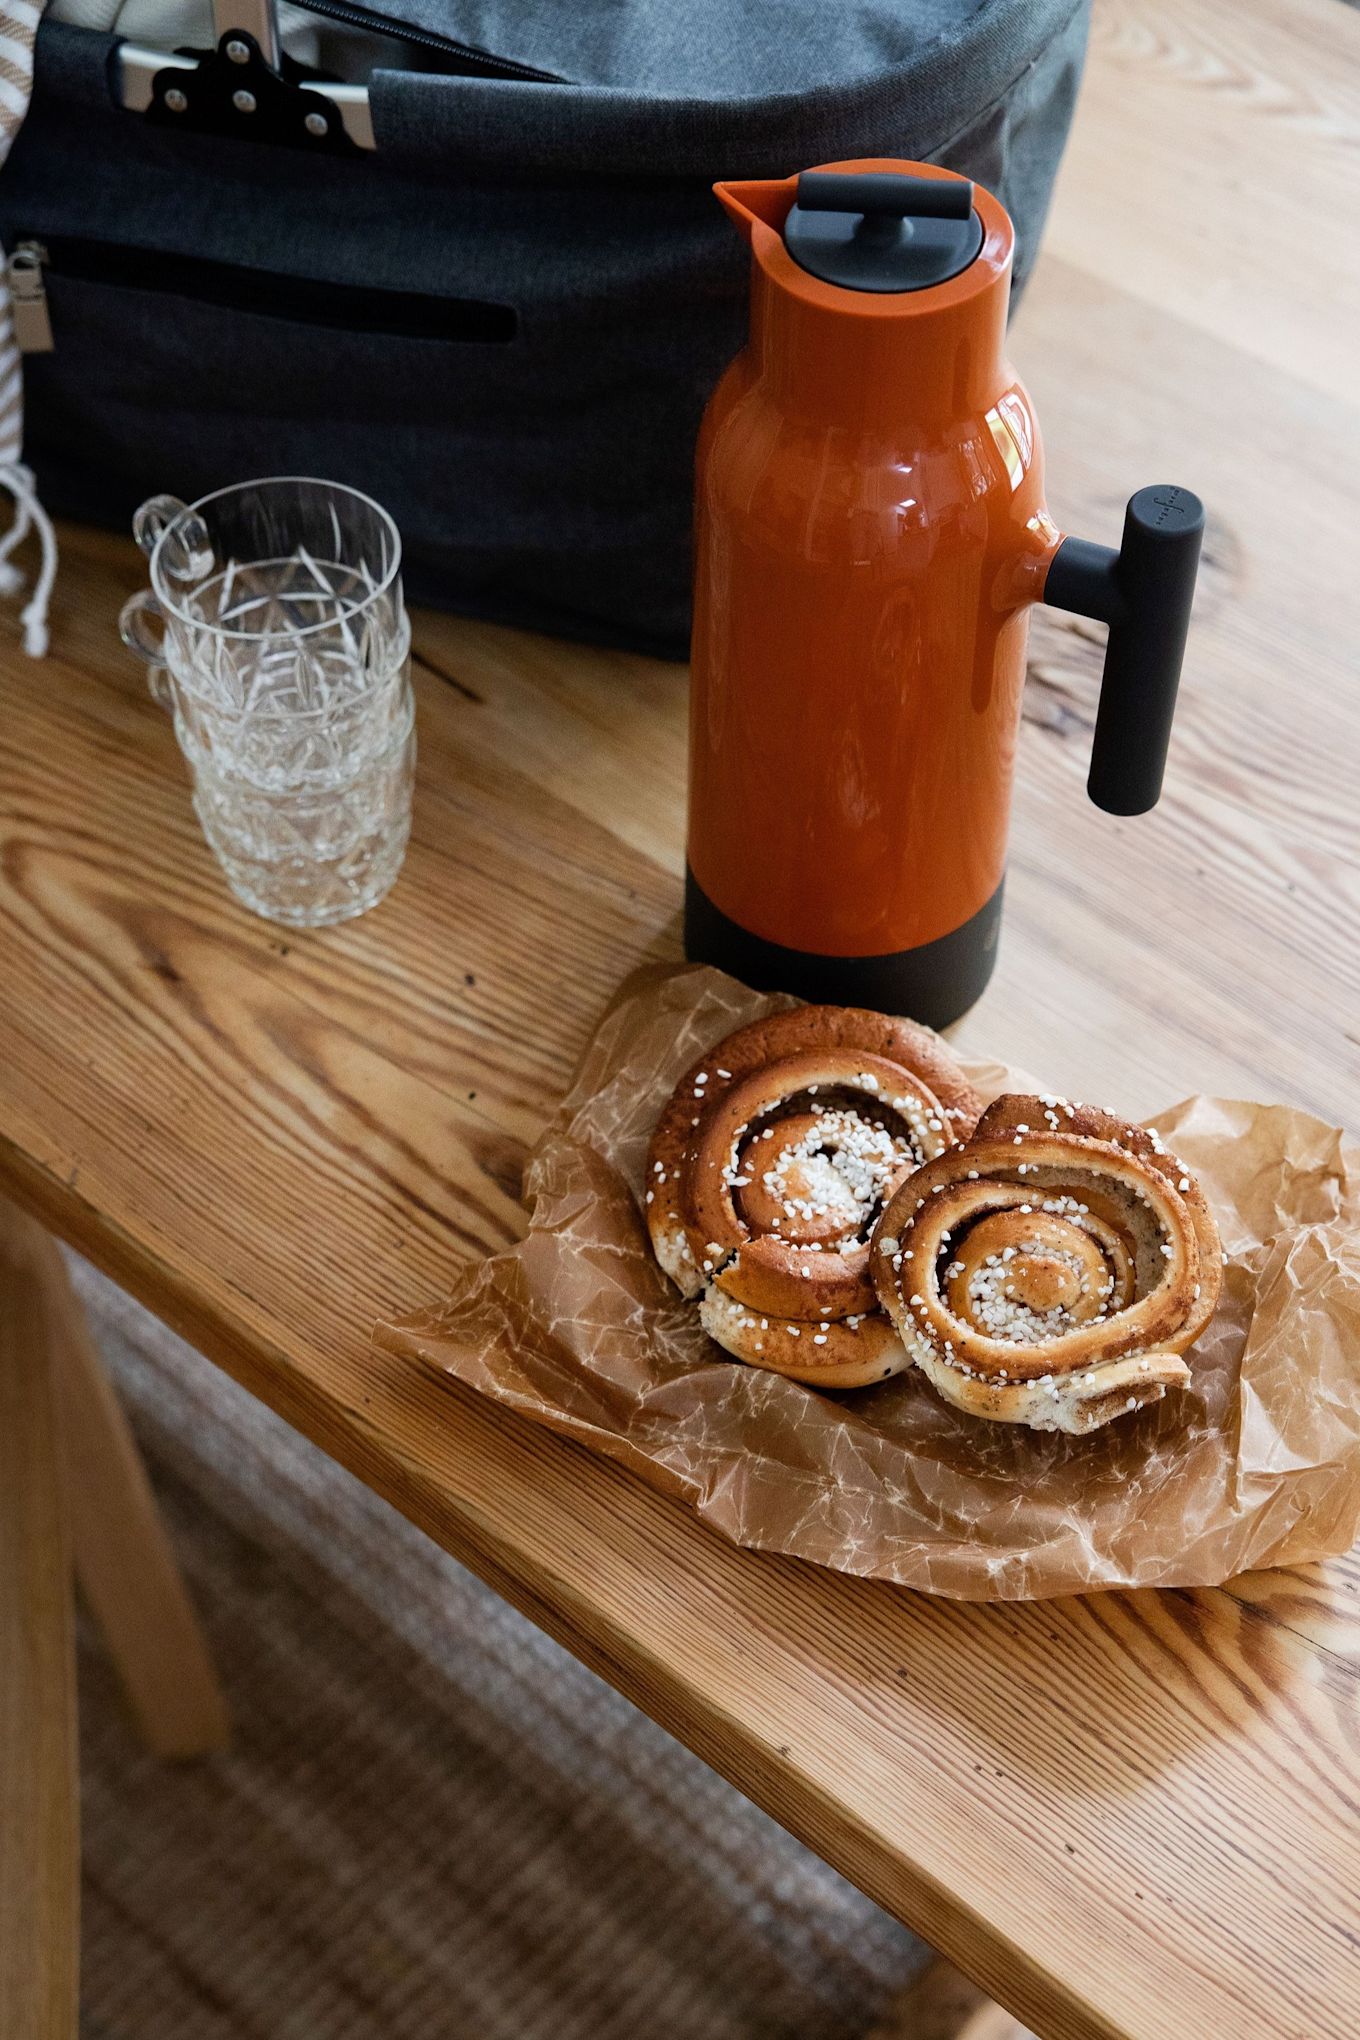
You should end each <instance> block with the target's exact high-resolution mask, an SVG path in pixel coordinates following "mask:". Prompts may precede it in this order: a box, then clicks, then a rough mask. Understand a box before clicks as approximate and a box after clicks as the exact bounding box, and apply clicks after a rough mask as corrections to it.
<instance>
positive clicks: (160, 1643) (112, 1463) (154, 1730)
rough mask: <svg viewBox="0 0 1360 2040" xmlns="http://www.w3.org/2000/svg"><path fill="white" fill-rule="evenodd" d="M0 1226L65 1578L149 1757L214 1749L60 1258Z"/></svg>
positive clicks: (118, 1428) (183, 1612) (124, 1446)
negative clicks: (24, 1336)
mask: <svg viewBox="0 0 1360 2040" xmlns="http://www.w3.org/2000/svg"><path fill="white" fill-rule="evenodd" d="M0 1222H4V1223H7V1224H8V1225H9V1226H11V1227H13V1228H14V1229H15V1233H16V1237H17V1238H19V1239H20V1240H21V1241H22V1244H23V1249H24V1251H25V1252H26V1253H27V1254H28V1255H29V1256H30V1257H31V1259H32V1261H33V1263H34V1265H35V1266H36V1267H37V1268H38V1270H39V1272H40V1275H41V1279H42V1282H43V1286H44V1291H45V1296H46V1303H47V1307H48V1310H49V1312H50V1317H51V1323H52V1326H53V1373H54V1379H55V1382H56V1386H57V1392H58V1395H59V1397H60V1403H61V1419H62V1436H63V1441H64V1445H65V1451H66V1459H67V1467H68V1470H69V1474H70V1497H71V1532H72V1539H73V1542H74V1546H75V1563H76V1577H77V1578H78V1579H79V1581H80V1585H81V1589H82V1591H83V1593H84V1595H85V1599H86V1601H87V1602H88V1604H89V1607H90V1611H91V1613H92V1614H93V1616H94V1618H95V1620H96V1622H97V1623H98V1625H99V1627H100V1630H101V1631H102V1632H103V1636H104V1640H105V1642H106V1643H107V1645H108V1649H109V1655H110V1656H111V1657H112V1659H113V1662H114V1664H115V1666H116V1667H117V1670H118V1674H119V1677H120V1679H121V1681H122V1684H123V1688H124V1691H125V1692H126V1694H127V1697H128V1702H129V1704H130V1706H131V1708H132V1712H133V1715H134V1718H135V1720H136V1722H137V1726H138V1728H139V1730H140V1732H141V1734H142V1737H143V1739H144V1740H145V1742H146V1743H147V1745H148V1746H149V1748H151V1749H152V1750H154V1751H155V1752H156V1753H157V1755H159V1756H163V1757H192V1756H199V1755H201V1754H202V1753H204V1752H205V1751H207V1750H214V1749H220V1748H221V1747H222V1745H223V1744H224V1743H225V1742H226V1740H227V1734H228V1721H227V1710H226V1706H225V1703H224V1701H223V1699H222V1694H221V1689H220V1688H219V1686H218V1683H217V1678H216V1674H215V1673H214V1671H213V1666H212V1660H211V1658H210V1657H209V1654H208V1648H207V1644H206V1643H205V1641H204V1638H203V1633H202V1631H201V1630H200V1628H199V1625H198V1619H197V1617H196V1616H195V1614H194V1610H193V1604H192V1603H191V1601H190V1599H189V1594H188V1590H187V1588H186V1587H185V1585H184V1581H183V1578H182V1577H181V1575H180V1571H179V1567H178V1566H177V1564H176V1562H175V1557H174V1553H173V1551H172V1550H171V1547H170V1541H169V1539H168V1537H167V1536H166V1533H165V1529H164V1526H163V1525H162V1523H161V1519H160V1515H159V1513H158V1511H157V1508H156V1503H155V1498H154V1496H153V1495H152V1492H151V1485H150V1482H149V1481H148V1480H147V1477H146V1469H145V1468H144V1466H143V1465H142V1460H141V1454H140V1453H139V1452H138V1450H137V1445H136V1442H135V1440H134V1438H133V1436H132V1432H131V1430H130V1429H129V1428H128V1422H127V1419H126V1417H125V1416H124V1415H123V1411H122V1408H121V1406H120V1405H119V1402H118V1399H117V1397H116V1395H115V1394H114V1391H113V1388H112V1385H111V1384H110V1382H109V1379H108V1376H107V1375H106V1374H105V1372H104V1368H103V1365H102V1363H101V1361H100V1358H99V1354H98V1352H97V1350H96V1348H95V1343H94V1340H93V1338H92V1337H91V1334H90V1328H89V1324H88V1322H87V1321H86V1317H85V1312H84V1309H83V1307H82V1305H81V1302H80V1298H79V1297H78V1296H77V1295H76V1293H75V1290H74V1289H73V1288H72V1286H71V1278H70V1275H69V1274H68V1273H67V1269H66V1263H65V1261H64V1260H63V1259H62V1255H61V1249H60V1248H59V1247H58V1246H57V1243H56V1241H55V1240H54V1239H52V1238H51V1236H50V1235H49V1234H48V1233H46V1232H44V1230H43V1228H42V1227H41V1226H39V1225H38V1224H36V1223H35V1221H34V1220H33V1219H31V1218H29V1217H27V1216H26V1215H25V1214H24V1213H22V1212H19V1211H17V1210H15V1209H14V1208H13V1207H12V1206H8V1205H5V1206H3V1207H0Z"/></svg>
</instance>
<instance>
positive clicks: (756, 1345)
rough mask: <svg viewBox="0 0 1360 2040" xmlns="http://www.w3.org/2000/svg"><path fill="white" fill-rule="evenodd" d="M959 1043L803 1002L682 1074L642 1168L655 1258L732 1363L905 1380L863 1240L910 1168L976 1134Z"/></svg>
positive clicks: (836, 1380)
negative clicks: (695, 1304) (957, 1054)
mask: <svg viewBox="0 0 1360 2040" xmlns="http://www.w3.org/2000/svg"><path fill="white" fill-rule="evenodd" d="M977 1113H978V1100H977V1098H976V1097H975V1095H974V1093H973V1091H972V1089H971V1087H970V1085H969V1084H968V1081H967V1079H966V1078H965V1077H964V1075H963V1072H962V1070H961V1069H960V1068H959V1066H958V1064H957V1063H956V1062H955V1060H954V1058H953V1056H952V1055H951V1054H950V1052H949V1050H948V1048H947V1047H946V1046H945V1044H944V1043H943V1042H942V1041H941V1040H940V1039H939V1037H938V1036H937V1035H935V1034H933V1033H931V1031H930V1029H929V1028H925V1027H918V1026H917V1025H916V1024H915V1023H914V1022H912V1021H909V1020H898V1019H892V1018H889V1017H887V1016H885V1015H883V1014H880V1013H868V1012H861V1011H859V1010H857V1009H854V1008H847V1007H838V1006H803V1007H799V1008H797V1009H796V1010H794V1011H791V1012H787V1013H780V1014H776V1015H774V1016H773V1017H772V1018H770V1019H767V1020H758V1021H755V1022H753V1023H752V1024H751V1025H750V1026H748V1027H743V1028H741V1029H740V1030H739V1031H738V1032H737V1033H735V1034H732V1035H729V1036H728V1037H727V1039H726V1040H725V1041H722V1042H720V1043H719V1044H718V1045H717V1047H715V1048H713V1049H711V1050H710V1051H709V1053H708V1054H707V1055H706V1056H705V1057H704V1058H703V1059H702V1061H700V1062H698V1063H696V1064H695V1065H694V1067H693V1068H692V1069H691V1070H688V1071H687V1072H686V1074H685V1075H684V1077H682V1078H681V1080H680V1083H679V1084H678V1085H677V1087H676V1089H675V1091H674V1093H673V1094H672V1097H671V1100H670V1102H669V1104H668V1105H667V1106H666V1109H665V1111H664V1112H663V1113H662V1115H661V1119H660V1122H659V1123H658V1125H657V1129H656V1133H655V1135H654V1136H653V1139H652V1145H651V1150H650V1153H649V1156H648V1162H647V1188H646V1193H645V1194H646V1209H647V1225H648V1231H649V1233H650V1235H651V1240H652V1246H653V1250H654V1252H655V1254H656V1257H657V1259H658V1261H659V1262H660V1263H661V1266H662V1267H663V1268H664V1269H665V1271H666V1273H667V1274H668V1275H669V1276H670V1278H671V1280H672V1281H673V1282H674V1283H675V1284H676V1286H677V1287H678V1288H679V1289H680V1290H682V1291H683V1293H684V1294H685V1295H686V1296H687V1297H691V1298H698V1299H699V1314H700V1318H701V1321H702V1323H703V1325H704V1327H705V1329H706V1330H707V1331H708V1332H709V1334H710V1335H711V1337H713V1338H714V1339H716V1340H717V1342H718V1343H719V1344H720V1345H721V1346H723V1347H724V1348H725V1349H726V1351H727V1352H729V1353H731V1354H733V1355H734V1356H735V1357H736V1358H737V1359H740V1360H745V1361H748V1362H749V1363H751V1364H752V1365H754V1366H758V1367H768V1368H771V1369H773V1370H775V1371H776V1372H778V1373H782V1374H788V1375H792V1376H793V1377H794V1378H795V1379H796V1380H799V1381H807V1382H812V1383H816V1384H817V1385H819V1386H822V1387H831V1388H853V1387H861V1386H864V1385H866V1384H867V1383H869V1382H872V1381H878V1380H882V1379H883V1378H884V1377H885V1376H887V1375H890V1374H895V1373H897V1372H899V1371H900V1370H901V1369H902V1368H903V1367H905V1366H907V1365H908V1364H909V1362H908V1356H907V1353H906V1352H905V1350H904V1348H903V1346H902V1343H901V1341H900V1339H899V1338H898V1336H897V1334H896V1332H895V1331H894V1329H893V1326H892V1324H891V1322H890V1321H889V1319H888V1318H887V1317H885V1316H884V1314H883V1312H882V1311H881V1310H880V1308H879V1304H878V1299H877V1296H876V1294H875V1290H874V1285H873V1280H872V1277H871V1275H870V1270H869V1236H870V1233H871V1231H872V1228H873V1226H874V1223H875V1221H876V1220H877V1218H878V1215H879V1213H880V1211H881V1210H882V1208H883V1206H884V1204H885V1203H886V1202H887V1200H888V1198H889V1197H890V1196H891V1195H892V1193H893V1191H894V1190H895V1188H896V1187H897V1185H898V1183H899V1182H900V1181H901V1180H902V1179H903V1177H905V1176H907V1175H909V1174H911V1172H912V1171H914V1170H916V1169H918V1168H919V1167H920V1166H921V1165H922V1163H925V1162H929V1161H930V1160H931V1159H932V1158H934V1157H936V1156H939V1155H941V1154H943V1153H944V1151H945V1150H946V1149H947V1148H948V1147H949V1145H950V1143H951V1142H952V1141H955V1140H957V1139H958V1138H959V1137H961V1136H962V1135H964V1134H966V1133H968V1132H969V1130H970V1129H971V1128H972V1126H973V1124H974V1122H975V1120H976V1118H977Z"/></svg>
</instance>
